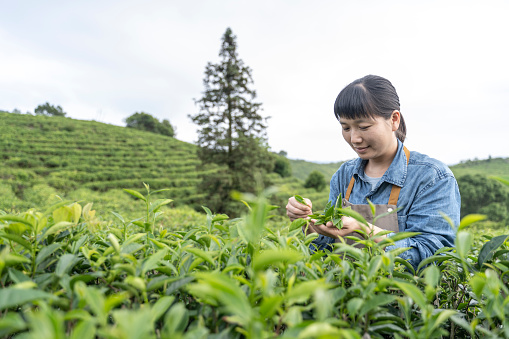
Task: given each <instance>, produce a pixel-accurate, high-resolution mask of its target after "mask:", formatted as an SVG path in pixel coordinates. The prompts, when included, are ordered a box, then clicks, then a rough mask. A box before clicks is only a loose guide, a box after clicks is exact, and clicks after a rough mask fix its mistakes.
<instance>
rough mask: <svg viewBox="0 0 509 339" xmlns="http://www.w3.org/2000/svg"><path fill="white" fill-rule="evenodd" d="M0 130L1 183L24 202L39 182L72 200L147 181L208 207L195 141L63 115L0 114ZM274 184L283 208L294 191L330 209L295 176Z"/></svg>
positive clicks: (181, 201) (275, 178)
mask: <svg viewBox="0 0 509 339" xmlns="http://www.w3.org/2000/svg"><path fill="white" fill-rule="evenodd" d="M0 129H1V131H2V133H1V134H0V157H1V159H2V161H1V162H0V180H1V183H0V185H4V187H5V185H8V186H10V187H11V189H12V192H13V193H14V194H15V196H16V198H17V199H18V201H22V200H26V199H27V198H28V197H27V196H26V195H27V194H28V193H30V194H32V193H33V191H32V190H31V188H32V187H34V186H37V185H47V186H49V187H51V188H54V189H55V191H56V192H57V193H59V194H62V195H69V194H72V192H74V191H76V190H78V189H80V190H83V189H89V190H91V191H96V192H106V191H111V190H115V189H123V188H129V189H138V190H139V189H143V182H145V183H148V184H149V185H150V186H151V187H153V188H154V189H160V188H168V189H170V191H169V192H167V196H168V197H171V198H172V199H173V200H174V204H175V205H191V206H193V207H195V208H199V206H201V205H206V202H207V201H206V197H205V196H204V194H202V193H200V192H198V191H197V188H196V187H197V184H198V182H199V174H200V172H199V170H197V168H196V166H197V165H198V164H199V160H198V158H197V156H196V146H195V145H193V144H189V143H186V142H183V141H179V140H177V139H174V138H170V137H167V136H163V135H158V134H153V133H148V132H144V131H139V130H135V129H131V128H126V127H119V126H113V125H108V124H104V123H99V122H95V121H83V120H74V119H70V118H64V117H46V116H31V115H25V114H12V113H0ZM205 170H206V171H216V170H217V168H216V167H214V166H211V167H210V168H208V169H205ZM327 180H328V178H327ZM271 181H272V183H273V184H274V185H276V186H278V187H279V188H280V191H279V194H278V195H277V197H275V198H274V203H275V204H277V205H280V206H284V205H283V204H285V199H287V197H288V196H290V195H293V194H304V195H306V196H307V197H310V198H311V199H313V201H315V202H316V203H315V206H317V207H319V206H322V205H323V206H324V205H325V203H326V201H327V198H328V192H326V191H324V192H316V191H315V190H314V189H304V188H303V186H302V181H301V180H299V179H297V178H284V179H283V178H281V177H279V175H278V174H276V173H273V174H272V175H271ZM13 207H16V204H14V206H13ZM21 207H22V208H26V207H29V206H26V205H23V206H21ZM0 208H1V207H0Z"/></svg>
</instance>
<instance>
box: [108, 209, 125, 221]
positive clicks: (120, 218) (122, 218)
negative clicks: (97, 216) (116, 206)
mask: <svg viewBox="0 0 509 339" xmlns="http://www.w3.org/2000/svg"><path fill="white" fill-rule="evenodd" d="M110 212H111V214H113V215H114V216H115V217H117V219H118V220H120V221H121V222H122V224H125V220H124V217H123V216H121V215H120V214H118V213H116V212H113V211H110Z"/></svg>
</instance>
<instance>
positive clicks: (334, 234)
mask: <svg viewBox="0 0 509 339" xmlns="http://www.w3.org/2000/svg"><path fill="white" fill-rule="evenodd" d="M342 220H343V227H341V229H338V228H337V227H336V226H334V225H333V224H332V222H331V221H329V222H328V223H327V224H325V225H314V229H315V230H316V232H318V233H319V234H321V235H325V236H327V237H330V238H334V239H338V238H339V237H344V236H346V235H348V234H350V233H352V232H354V231H356V230H361V229H362V228H361V225H360V224H359V222H358V221H357V220H355V219H354V218H352V217H347V216H343V218H342Z"/></svg>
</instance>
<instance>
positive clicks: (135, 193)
mask: <svg viewBox="0 0 509 339" xmlns="http://www.w3.org/2000/svg"><path fill="white" fill-rule="evenodd" d="M124 191H126V192H127V193H129V194H130V195H132V196H135V197H136V198H138V199H141V200H143V201H145V202H147V198H145V197H144V196H143V195H142V194H141V193H140V192H138V191H134V190H129V189H126V188H124Z"/></svg>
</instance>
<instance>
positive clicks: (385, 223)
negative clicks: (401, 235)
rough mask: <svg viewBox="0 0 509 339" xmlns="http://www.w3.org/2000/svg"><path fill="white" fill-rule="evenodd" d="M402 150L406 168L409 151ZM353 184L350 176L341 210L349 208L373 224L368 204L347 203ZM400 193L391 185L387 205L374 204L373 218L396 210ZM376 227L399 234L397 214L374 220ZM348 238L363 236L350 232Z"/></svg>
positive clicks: (399, 189) (397, 187) (404, 148)
mask: <svg viewBox="0 0 509 339" xmlns="http://www.w3.org/2000/svg"><path fill="white" fill-rule="evenodd" d="M403 150H404V152H405V155H406V164H407V166H408V161H409V160H410V151H409V150H408V149H407V148H406V147H404V146H403ZM354 183H355V179H354V177H353V176H352V179H350V184H349V185H348V189H347V191H346V194H345V197H344V198H343V208H346V207H348V206H350V207H351V208H352V210H354V211H356V212H358V213H359V214H360V215H362V217H363V218H364V219H366V221H367V222H368V223H370V224H373V213H372V212H371V208H370V207H369V205H368V204H359V205H355V204H352V203H351V202H349V201H348V199H349V198H350V194H351V193H352V189H353V185H354ZM400 191H401V187H399V186H396V185H392V189H391V195H390V196H389V202H388V204H387V205H382V204H375V207H376V209H375V210H376V213H375V217H377V216H379V215H381V214H384V213H387V212H392V211H394V210H396V208H397V204H398V198H399V192H400ZM376 226H377V227H380V228H382V229H384V230H388V231H391V232H394V233H398V232H399V225H398V214H397V212H394V213H391V214H389V215H385V216H383V217H381V218H378V219H377V220H376ZM347 235H349V236H355V237H357V238H359V239H364V237H363V235H361V234H359V233H357V232H352V233H350V234H347ZM339 241H340V240H339V239H337V240H336V242H339ZM346 242H347V244H349V245H353V244H355V242H354V241H353V240H351V239H346ZM356 247H362V245H360V244H357V245H356Z"/></svg>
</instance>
